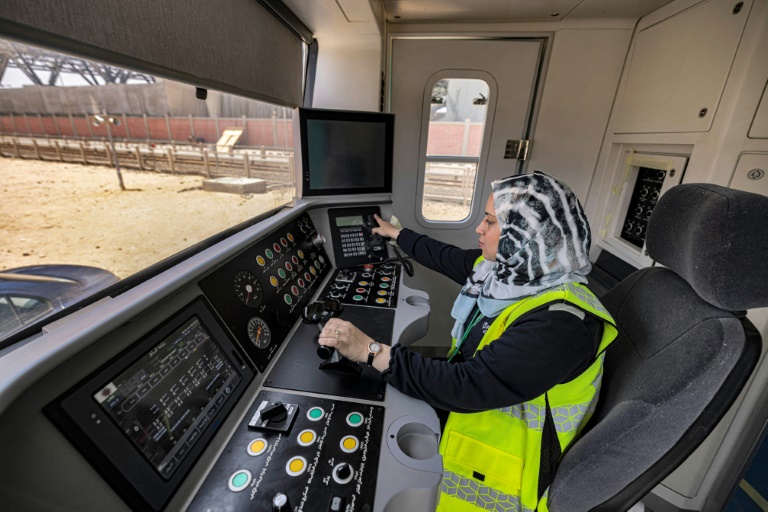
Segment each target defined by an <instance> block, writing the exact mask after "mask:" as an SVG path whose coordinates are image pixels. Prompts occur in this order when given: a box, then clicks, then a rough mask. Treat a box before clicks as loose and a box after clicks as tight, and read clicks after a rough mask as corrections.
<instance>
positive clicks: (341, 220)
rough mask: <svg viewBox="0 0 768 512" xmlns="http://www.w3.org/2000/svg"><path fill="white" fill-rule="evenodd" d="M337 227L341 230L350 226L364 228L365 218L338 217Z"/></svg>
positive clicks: (354, 216)
mask: <svg viewBox="0 0 768 512" xmlns="http://www.w3.org/2000/svg"><path fill="white" fill-rule="evenodd" d="M336 225H337V226H338V227H340V228H341V227H348V226H362V225H363V216H362V215H352V216H351V217H336Z"/></svg>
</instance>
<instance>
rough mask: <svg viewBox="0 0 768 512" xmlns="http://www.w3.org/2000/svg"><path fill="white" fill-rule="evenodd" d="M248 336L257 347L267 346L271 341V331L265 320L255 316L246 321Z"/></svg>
mask: <svg viewBox="0 0 768 512" xmlns="http://www.w3.org/2000/svg"><path fill="white" fill-rule="evenodd" d="M248 337H249V338H250V339H251V342H252V343H253V344H254V345H256V346H257V347H258V348H267V347H268V346H269V344H270V343H271V342H272V332H271V331H270V330H269V326H268V325H267V322H265V321H264V320H262V319H261V318H259V317H257V316H255V317H253V318H251V319H250V320H249V321H248Z"/></svg>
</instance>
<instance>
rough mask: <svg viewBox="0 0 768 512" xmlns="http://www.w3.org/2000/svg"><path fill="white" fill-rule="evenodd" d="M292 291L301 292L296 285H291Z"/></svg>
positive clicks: (294, 292)
mask: <svg viewBox="0 0 768 512" xmlns="http://www.w3.org/2000/svg"><path fill="white" fill-rule="evenodd" d="M291 293H293V294H294V295H298V294H299V289H298V288H297V287H296V285H293V286H291Z"/></svg>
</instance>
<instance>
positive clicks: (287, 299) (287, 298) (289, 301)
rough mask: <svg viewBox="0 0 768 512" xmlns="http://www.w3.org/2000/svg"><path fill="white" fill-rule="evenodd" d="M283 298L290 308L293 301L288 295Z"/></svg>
mask: <svg viewBox="0 0 768 512" xmlns="http://www.w3.org/2000/svg"><path fill="white" fill-rule="evenodd" d="M283 298H284V299H285V303H286V304H288V305H289V306H290V305H291V304H292V303H293V299H292V298H291V296H290V295H288V294H287V293H286V294H285V297H283Z"/></svg>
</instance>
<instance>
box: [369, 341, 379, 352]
mask: <svg viewBox="0 0 768 512" xmlns="http://www.w3.org/2000/svg"><path fill="white" fill-rule="evenodd" d="M368 352H370V353H372V354H378V353H379V352H381V345H380V344H378V343H376V342H375V341H374V342H371V343H369V344H368Z"/></svg>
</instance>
